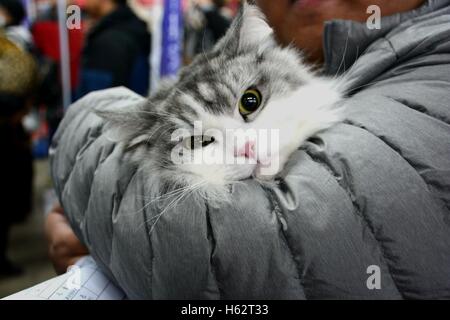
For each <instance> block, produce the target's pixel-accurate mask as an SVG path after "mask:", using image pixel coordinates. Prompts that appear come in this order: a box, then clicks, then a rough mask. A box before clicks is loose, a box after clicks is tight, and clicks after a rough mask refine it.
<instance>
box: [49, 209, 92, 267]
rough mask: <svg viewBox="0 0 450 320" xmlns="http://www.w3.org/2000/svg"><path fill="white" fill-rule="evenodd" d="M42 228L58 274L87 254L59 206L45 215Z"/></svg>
mask: <svg viewBox="0 0 450 320" xmlns="http://www.w3.org/2000/svg"><path fill="white" fill-rule="evenodd" d="M44 228H45V235H46V238H47V243H48V254H49V257H50V260H51V261H52V263H53V267H54V268H55V271H56V272H57V273H58V274H62V273H65V272H66V271H67V268H68V267H69V266H71V265H73V264H75V263H76V262H77V261H78V260H79V259H80V258H82V257H83V256H85V255H88V254H89V251H88V249H87V248H86V247H85V246H84V245H83V244H82V243H81V241H80V240H79V239H78V238H77V236H76V235H75V233H74V232H73V230H72V228H71V227H70V225H69V221H68V220H67V218H66V217H65V216H64V210H63V208H62V207H61V206H60V205H59V204H57V205H55V206H54V207H53V209H52V210H51V211H50V213H49V214H48V215H47V218H46V220H45V226H44Z"/></svg>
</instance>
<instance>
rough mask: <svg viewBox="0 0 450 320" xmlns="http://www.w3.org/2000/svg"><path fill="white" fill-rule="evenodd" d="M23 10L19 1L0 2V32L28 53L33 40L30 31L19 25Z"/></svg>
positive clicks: (4, 0) (21, 20) (22, 18)
mask: <svg viewBox="0 0 450 320" xmlns="http://www.w3.org/2000/svg"><path fill="white" fill-rule="evenodd" d="M24 18H25V9H24V7H23V5H22V2H21V1H20V0H0V30H2V31H3V32H4V33H5V35H6V37H7V38H8V39H9V40H11V41H12V42H14V43H15V44H16V45H17V46H19V47H20V48H22V49H24V50H27V51H30V50H31V49H32V46H33V40H32V36H31V33H30V31H29V30H28V29H27V28H26V27H25V26H23V25H22V24H21V23H22V22H23V20H24Z"/></svg>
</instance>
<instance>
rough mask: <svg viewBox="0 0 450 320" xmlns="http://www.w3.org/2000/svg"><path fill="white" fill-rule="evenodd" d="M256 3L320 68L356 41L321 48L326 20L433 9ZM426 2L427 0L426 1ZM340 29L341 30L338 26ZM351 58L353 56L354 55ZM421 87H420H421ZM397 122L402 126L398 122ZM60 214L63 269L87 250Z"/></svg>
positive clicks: (378, 0) (379, 1)
mask: <svg viewBox="0 0 450 320" xmlns="http://www.w3.org/2000/svg"><path fill="white" fill-rule="evenodd" d="M257 3H258V5H259V6H260V8H261V9H262V11H263V12H264V14H265V15H266V16H267V19H268V22H269V23H270V24H271V26H272V27H273V28H274V31H275V35H276V37H277V39H278V41H279V42H280V43H282V44H285V45H288V44H290V43H291V42H293V44H294V45H295V46H297V47H298V48H299V49H301V50H303V51H304V52H305V53H306V55H307V58H308V60H309V61H310V62H313V63H316V64H317V65H320V66H322V67H323V69H327V67H326V63H327V61H326V59H325V57H326V54H327V52H326V50H328V51H333V50H336V51H339V52H341V51H340V50H344V48H345V47H346V46H345V42H346V40H347V41H349V43H352V44H355V42H352V41H356V40H354V39H352V38H351V37H350V36H347V33H345V35H346V38H345V39H344V43H342V42H336V43H331V47H328V48H324V45H323V43H324V39H323V37H324V33H325V30H326V29H327V26H329V22H330V21H334V20H338V19H341V20H342V19H347V21H345V23H347V25H349V26H351V25H352V21H360V22H361V21H365V20H366V19H367V17H368V15H367V13H366V9H367V7H368V6H369V5H372V4H376V5H379V6H380V7H381V9H382V12H383V14H384V15H385V16H391V15H396V14H401V15H402V18H403V20H402V21H406V20H408V19H412V18H416V17H420V16H421V15H425V14H429V13H430V12H433V10H434V9H433V6H432V5H430V7H427V6H423V7H422V10H421V9H420V8H419V7H421V5H423V4H424V3H427V1H425V0H404V1H388V0H358V1H349V0H328V1H323V2H322V3H321V2H320V1H315V2H314V3H313V2H312V1H311V2H310V1H301V0H279V1H271V0H259V1H257ZM428 3H431V2H430V1H429V2H428ZM436 3H439V6H437V8H436V10H438V9H440V8H442V7H445V6H450V1H449V0H441V1H440V2H439V1H437V2H436ZM415 9H417V10H415ZM413 10H415V11H413ZM392 28H395V25H391V26H390V27H389V28H386V29H384V30H381V31H379V32H380V33H376V34H375V35H376V36H370V34H369V35H363V34H352V36H353V37H357V36H360V37H361V39H358V40H359V41H360V44H365V46H366V47H367V46H369V45H370V44H371V43H373V42H374V41H376V40H378V39H379V37H380V36H381V37H382V36H383V35H384V34H385V33H386V32H389V31H390V30H392ZM332 31H333V30H327V32H332ZM340 31H341V32H343V31H342V30H340ZM349 32H350V31H349ZM336 35H337V32H336ZM372 37H373V38H372ZM349 48H350V47H349V46H347V49H349ZM351 49H354V48H351ZM360 53H361V52H360ZM350 54H351V52H350ZM335 57H336V56H335ZM337 57H339V60H338V61H337V67H339V64H340V63H341V60H342V58H343V55H342V53H339V54H338V55H337ZM344 58H345V57H344ZM353 58H354V59H357V57H356V56H355V57H353ZM331 62H334V63H335V64H336V61H335V60H333V61H330V62H329V63H331ZM348 66H349V65H348V64H347V67H348ZM337 67H336V65H330V66H329V67H328V68H329V70H333V68H336V69H337ZM340 71H341V72H343V71H344V70H343V69H341V70H340ZM328 73H331V74H333V75H334V74H335V73H336V70H333V71H328ZM418 89H419V88H418ZM421 90H423V88H422V89H421ZM361 103H362V102H361ZM398 125H399V126H402V124H398ZM62 214H63V209H62V208H61V207H59V206H58V207H56V209H54V210H53V213H52V214H51V215H49V216H48V218H47V225H46V233H47V238H48V239H49V248H50V252H52V254H51V259H52V260H53V263H54V265H56V266H58V268H57V270H58V271H60V272H62V271H63V270H65V269H66V268H67V267H68V266H69V265H70V263H72V262H73V261H74V259H75V260H76V259H77V258H78V257H79V256H80V253H81V255H84V254H87V248H85V247H84V246H83V245H82V244H81V242H80V241H79V240H77V238H76V235H75V233H74V232H73V231H72V230H71V229H70V225H69V222H68V221H67V219H66V218H64V217H62V216H61V215H62ZM54 220H57V222H58V223H53V222H54ZM56 248H57V250H56Z"/></svg>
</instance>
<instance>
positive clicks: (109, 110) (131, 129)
mask: <svg viewBox="0 0 450 320" xmlns="http://www.w3.org/2000/svg"><path fill="white" fill-rule="evenodd" d="M94 112H95V114H96V115H97V116H99V117H100V118H102V119H103V120H104V121H105V129H106V130H109V132H110V135H109V138H110V139H112V140H114V141H117V142H119V141H127V140H129V138H130V137H131V136H134V135H136V132H137V131H138V130H139V128H141V127H142V126H143V125H144V121H143V116H142V115H143V110H142V106H141V105H139V104H136V105H132V106H127V107H120V108H116V107H104V106H102V108H101V109H100V108H98V109H95V111H94Z"/></svg>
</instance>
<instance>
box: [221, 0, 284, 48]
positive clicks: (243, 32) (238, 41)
mask: <svg viewBox="0 0 450 320" xmlns="http://www.w3.org/2000/svg"><path fill="white" fill-rule="evenodd" d="M273 45H276V41H275V37H274V32H273V29H272V28H271V27H270V26H269V24H268V23H267V21H266V17H265V16H264V14H263V13H262V11H261V10H260V9H259V7H258V6H257V5H255V4H253V2H252V4H250V3H248V2H247V1H245V2H244V4H243V6H242V8H241V10H240V12H239V14H238V15H237V16H236V18H235V19H234V21H233V23H232V24H231V27H230V28H229V30H228V32H227V33H226V35H225V36H224V37H223V38H222V39H221V41H220V42H219V43H218V44H217V46H216V48H215V49H216V50H218V51H220V52H225V53H226V54H229V55H236V54H240V53H243V52H248V51H255V50H258V49H260V48H265V47H267V46H273Z"/></svg>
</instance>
